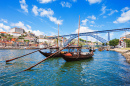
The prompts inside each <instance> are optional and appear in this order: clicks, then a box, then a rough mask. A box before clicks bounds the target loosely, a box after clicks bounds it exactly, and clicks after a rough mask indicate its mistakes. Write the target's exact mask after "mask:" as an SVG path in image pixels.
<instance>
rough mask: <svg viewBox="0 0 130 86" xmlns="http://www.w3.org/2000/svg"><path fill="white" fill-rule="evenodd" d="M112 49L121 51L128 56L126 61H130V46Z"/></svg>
mask: <svg viewBox="0 0 130 86" xmlns="http://www.w3.org/2000/svg"><path fill="white" fill-rule="evenodd" d="M110 50H111V51H116V52H119V53H121V54H122V55H123V56H124V57H125V58H126V61H127V62H128V63H130V48H126V49H125V48H114V49H110Z"/></svg>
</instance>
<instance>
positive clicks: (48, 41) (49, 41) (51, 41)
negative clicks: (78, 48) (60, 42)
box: [37, 39, 54, 45]
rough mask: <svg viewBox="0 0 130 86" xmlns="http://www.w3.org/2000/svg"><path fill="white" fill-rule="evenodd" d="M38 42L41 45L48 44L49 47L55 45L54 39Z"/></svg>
mask: <svg viewBox="0 0 130 86" xmlns="http://www.w3.org/2000/svg"><path fill="white" fill-rule="evenodd" d="M37 42H39V43H47V44H48V45H54V40H53V39H38V40H37Z"/></svg>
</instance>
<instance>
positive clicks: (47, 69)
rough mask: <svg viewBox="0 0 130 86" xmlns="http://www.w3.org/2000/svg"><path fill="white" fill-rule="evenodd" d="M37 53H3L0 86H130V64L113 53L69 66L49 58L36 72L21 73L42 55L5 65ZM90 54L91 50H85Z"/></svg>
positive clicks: (37, 54)
mask: <svg viewBox="0 0 130 86" xmlns="http://www.w3.org/2000/svg"><path fill="white" fill-rule="evenodd" d="M32 51H34V50H0V86H10V85H11V86H19V85H21V86H29V85H32V86H40V85H44V86H48V85H53V86H60V85H63V86H83V85H87V86H88V85H96V86H102V85H109V86H110V85H111V86H118V85H126V86H128V85H130V64H129V63H127V62H126V61H125V58H124V57H123V56H122V55H121V54H120V53H117V52H114V51H103V52H99V51H96V52H95V55H94V56H93V58H92V59H88V60H83V61H75V62H66V61H65V60H64V59H62V58H50V59H48V60H46V61H44V62H42V63H41V64H40V65H38V66H36V67H34V68H33V69H31V70H29V71H26V72H22V73H18V74H15V73H17V72H19V71H22V70H24V69H26V68H28V67H30V66H32V65H34V64H35V63H37V62H39V61H41V60H42V59H44V58H45V57H44V56H43V55H41V54H40V53H39V52H36V53H34V54H31V55H29V56H25V57H23V58H20V59H17V60H15V61H12V62H10V63H8V64H5V60H7V59H11V58H14V57H17V56H21V55H23V54H26V53H29V52H32ZM83 51H88V50H83Z"/></svg>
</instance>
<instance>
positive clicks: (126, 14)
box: [113, 8, 130, 23]
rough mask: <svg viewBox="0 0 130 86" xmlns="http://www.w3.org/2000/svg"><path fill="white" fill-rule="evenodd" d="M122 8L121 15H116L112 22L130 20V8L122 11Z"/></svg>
mask: <svg viewBox="0 0 130 86" xmlns="http://www.w3.org/2000/svg"><path fill="white" fill-rule="evenodd" d="M124 9H125V8H123V9H122V11H123V13H122V14H121V16H120V17H118V19H117V20H115V21H113V23H125V22H127V21H129V20H130V10H128V11H126V10H125V11H126V12H124Z"/></svg>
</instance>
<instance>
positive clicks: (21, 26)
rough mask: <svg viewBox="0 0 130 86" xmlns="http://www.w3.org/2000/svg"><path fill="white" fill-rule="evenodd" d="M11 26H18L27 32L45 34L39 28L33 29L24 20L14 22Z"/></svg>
mask: <svg viewBox="0 0 130 86" xmlns="http://www.w3.org/2000/svg"><path fill="white" fill-rule="evenodd" d="M11 26H16V27H19V28H23V29H24V30H25V31H26V32H28V31H30V32H33V33H34V34H35V35H36V36H39V35H43V34H44V32H41V31H39V30H32V29H31V26H30V25H25V24H24V23H23V22H21V21H19V22H18V23H12V24H11Z"/></svg>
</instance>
